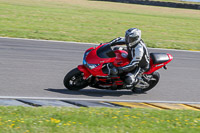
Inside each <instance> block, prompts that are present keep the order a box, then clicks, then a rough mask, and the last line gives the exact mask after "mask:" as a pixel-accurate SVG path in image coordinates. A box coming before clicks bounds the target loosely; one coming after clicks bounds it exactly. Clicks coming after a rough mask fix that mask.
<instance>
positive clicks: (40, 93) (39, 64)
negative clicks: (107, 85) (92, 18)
mask: <svg viewBox="0 0 200 133" xmlns="http://www.w3.org/2000/svg"><path fill="white" fill-rule="evenodd" d="M91 46H94V45H92V44H80V43H70V42H58V41H42V40H26V39H25V40H24V39H9V38H0V98H11V97H26V98H34V97H39V98H49V99H50V98H52V99H56V98H57V99H65V100H66V99H71V100H73V99H74V100H84V99H85V100H95V99H96V100H102V101H105V100H108V101H109V100H110V101H134V100H137V101H143V100H145V101H174V102H180V101H184V102H200V76H199V75H200V52H189V51H177V50H162V49H149V51H150V52H162V53H163V52H165V53H170V54H172V55H173V57H174V59H173V61H172V62H171V63H169V64H168V70H164V69H161V70H160V71H159V72H160V74H161V79H160V82H159V83H158V85H157V86H156V87H155V88H154V89H152V90H151V91H148V92H147V93H144V94H134V93H131V91H130V90H120V91H112V90H99V89H92V88H90V87H87V88H85V89H83V90H81V91H78V92H73V91H69V90H67V89H65V87H64V86H63V83H62V81H63V78H64V76H65V75H66V73H67V72H68V71H70V70H71V69H73V68H75V67H76V66H77V65H78V64H81V63H82V56H83V53H84V51H85V50H86V49H87V48H89V47H91Z"/></svg>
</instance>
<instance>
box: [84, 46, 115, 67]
mask: <svg viewBox="0 0 200 133" xmlns="http://www.w3.org/2000/svg"><path fill="white" fill-rule="evenodd" d="M103 45H106V43H105V44H102V45H99V46H98V47H97V48H95V49H94V50H92V51H91V52H90V53H89V54H88V56H87V57H86V60H87V62H88V63H89V64H102V63H109V62H113V61H114V60H115V57H114V58H100V57H98V56H97V50H98V49H99V48H100V47H102V46H103Z"/></svg>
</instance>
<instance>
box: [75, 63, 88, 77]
mask: <svg viewBox="0 0 200 133" xmlns="http://www.w3.org/2000/svg"><path fill="white" fill-rule="evenodd" d="M77 68H78V70H79V71H81V72H83V73H84V76H83V79H85V80H86V79H88V78H89V77H90V75H91V73H90V72H89V71H88V70H87V68H86V67H85V66H84V65H79V66H78V67H77Z"/></svg>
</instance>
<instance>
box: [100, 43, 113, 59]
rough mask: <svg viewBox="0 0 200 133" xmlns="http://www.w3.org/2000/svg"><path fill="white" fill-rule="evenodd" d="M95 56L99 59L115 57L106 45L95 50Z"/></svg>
mask: <svg viewBox="0 0 200 133" xmlns="http://www.w3.org/2000/svg"><path fill="white" fill-rule="evenodd" d="M97 56H99V57H100V58H113V57H116V55H115V53H114V52H113V50H112V49H111V47H110V45H109V44H106V45H104V46H102V47H100V48H99V49H98V50H97Z"/></svg>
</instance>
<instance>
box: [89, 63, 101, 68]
mask: <svg viewBox="0 0 200 133" xmlns="http://www.w3.org/2000/svg"><path fill="white" fill-rule="evenodd" d="M99 65H100V64H88V63H87V66H88V68H90V69H93V68H95V67H98V66H99Z"/></svg>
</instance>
